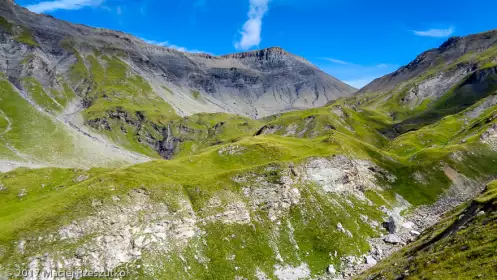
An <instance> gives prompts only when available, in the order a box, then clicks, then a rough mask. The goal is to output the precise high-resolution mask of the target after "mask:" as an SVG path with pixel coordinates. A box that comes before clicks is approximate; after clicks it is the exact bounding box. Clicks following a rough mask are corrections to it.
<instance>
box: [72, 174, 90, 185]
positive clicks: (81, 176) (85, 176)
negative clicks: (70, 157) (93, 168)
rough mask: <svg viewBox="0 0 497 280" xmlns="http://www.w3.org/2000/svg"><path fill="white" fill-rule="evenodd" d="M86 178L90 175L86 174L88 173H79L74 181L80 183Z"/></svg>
mask: <svg viewBox="0 0 497 280" xmlns="http://www.w3.org/2000/svg"><path fill="white" fill-rule="evenodd" d="M88 178H90V176H88V175H79V176H78V178H76V180H74V181H75V182H76V183H80V182H83V181H86V180H88Z"/></svg>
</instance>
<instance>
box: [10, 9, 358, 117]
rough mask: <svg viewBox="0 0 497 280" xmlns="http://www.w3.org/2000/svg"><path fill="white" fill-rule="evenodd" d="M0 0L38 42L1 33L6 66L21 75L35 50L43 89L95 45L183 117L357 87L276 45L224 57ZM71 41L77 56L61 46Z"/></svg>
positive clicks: (258, 111) (257, 109) (302, 100)
mask: <svg viewBox="0 0 497 280" xmlns="http://www.w3.org/2000/svg"><path fill="white" fill-rule="evenodd" d="M0 3H1V5H0V6H1V7H0V16H1V17H2V18H4V20H6V21H7V22H9V23H12V24H16V25H19V26H22V27H24V28H26V29H27V30H29V31H30V32H31V34H32V36H33V40H34V42H35V43H36V45H33V46H28V47H26V46H25V45H23V44H19V43H18V42H15V41H8V40H7V38H5V36H3V35H2V36H1V37H2V42H1V43H0V45H1V48H2V52H4V53H9V54H10V57H8V58H2V59H0V67H1V71H2V72H7V74H8V75H9V76H11V77H14V78H20V77H21V76H24V74H26V73H25V72H26V71H28V70H27V69H26V67H24V66H23V65H22V64H21V61H22V60H23V58H25V57H26V55H33V56H34V60H37V61H38V62H39V63H38V66H39V69H35V70H37V71H36V73H37V74H36V78H37V79H38V80H39V81H40V82H42V83H43V85H44V86H45V87H50V86H52V85H53V83H54V77H55V76H56V75H67V74H68V71H69V70H70V69H71V67H72V65H73V63H75V62H76V60H77V59H78V58H79V59H80V60H82V61H83V63H84V64H85V65H86V67H87V68H89V67H90V62H89V61H88V60H87V58H88V56H90V55H93V54H94V53H95V50H98V51H99V52H101V54H102V55H108V56H114V55H116V54H118V55H119V59H120V60H122V61H123V62H124V63H126V64H127V65H128V66H129V68H130V69H131V72H132V73H135V74H138V75H140V76H141V77H143V78H144V79H145V80H146V81H147V82H149V83H150V84H151V85H152V87H153V89H154V91H155V92H157V93H158V94H159V95H160V96H161V97H162V98H163V99H164V100H165V101H166V102H167V103H169V104H171V105H172V106H173V107H174V109H175V111H176V112H177V113H178V114H179V115H190V114H194V113H199V112H229V113H237V114H241V115H246V116H250V117H254V118H258V117H264V116H267V115H271V114H275V113H278V112H283V111H289V110H295V109H305V108H312V107H317V106H322V105H324V104H326V103H327V102H329V101H331V100H334V99H336V98H338V97H342V96H348V95H350V94H352V93H354V92H355V89H354V88H352V87H350V86H349V85H347V84H345V83H343V82H341V81H339V80H337V79H335V78H333V77H331V76H329V75H328V74H326V73H324V72H322V71H321V70H319V69H318V68H317V67H315V66H314V65H312V64H311V63H309V62H308V61H306V60H305V59H303V58H301V57H298V56H295V55H292V54H290V53H288V52H286V51H284V50H283V49H281V48H279V47H274V48H268V49H264V50H259V51H253V52H245V53H237V54H231V55H225V56H215V55H209V54H194V53H185V52H179V51H177V50H174V49H170V48H166V47H160V46H156V45H150V44H147V43H145V42H144V41H142V40H140V39H138V38H135V37H133V36H131V35H128V34H124V33H121V32H116V31H110V30H105V29H100V28H91V27H88V26H83V25H76V24H70V23H67V22H63V21H60V20H57V19H54V18H53V17H51V16H47V15H38V14H34V13H31V12H29V11H28V10H26V9H24V8H22V7H20V6H17V5H16V4H14V3H13V2H12V1H10V0H0ZM67 42H70V43H71V45H72V47H73V48H74V50H76V51H77V54H75V53H74V52H73V53H71V52H69V51H68V49H67V47H65V48H64V47H63V46H64V44H67ZM78 55H79V57H78ZM33 72H34V71H33ZM86 89H87V87H80V92H77V93H79V94H81V95H82V96H84V95H85V94H86V92H85V91H86Z"/></svg>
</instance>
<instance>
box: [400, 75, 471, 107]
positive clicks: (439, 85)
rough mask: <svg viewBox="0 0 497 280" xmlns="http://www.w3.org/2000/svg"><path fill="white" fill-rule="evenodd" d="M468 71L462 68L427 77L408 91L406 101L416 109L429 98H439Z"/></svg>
mask: <svg viewBox="0 0 497 280" xmlns="http://www.w3.org/2000/svg"><path fill="white" fill-rule="evenodd" d="M467 73H468V70H467V69H464V68H461V69H458V70H457V71H454V72H441V73H439V74H437V75H436V76H434V77H431V78H429V79H425V80H423V81H422V82H421V83H420V84H419V85H417V86H415V87H412V88H411V89H410V90H409V91H408V93H407V95H406V96H405V97H404V103H407V104H409V107H410V108H411V109H414V108H416V107H417V106H419V105H421V103H422V102H423V101H424V100H426V99H428V98H431V99H434V100H435V99H438V98H439V97H441V96H442V95H443V94H444V93H445V92H447V91H448V90H449V89H450V88H452V87H453V86H454V85H456V84H457V83H458V82H459V81H461V79H462V78H464V77H465V76H466V75H467Z"/></svg>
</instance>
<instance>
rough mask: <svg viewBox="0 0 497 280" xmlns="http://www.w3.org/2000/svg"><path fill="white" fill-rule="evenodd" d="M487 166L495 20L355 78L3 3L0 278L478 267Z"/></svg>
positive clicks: (384, 275) (486, 247) (482, 272)
mask: <svg viewBox="0 0 497 280" xmlns="http://www.w3.org/2000/svg"><path fill="white" fill-rule="evenodd" d="M496 166H497V31H495V30H493V31H487V32H484V33H480V34H475V35H470V36H466V37H453V38H450V39H449V40H447V41H446V42H445V43H444V44H442V45H441V46H440V47H439V48H436V49H432V50H428V51H426V52H424V53H422V54H420V55H419V56H417V57H416V58H415V60H413V61H412V62H411V63H409V64H408V65H406V66H403V67H401V68H399V69H398V70H397V71H395V72H393V73H391V74H388V75H386V76H384V77H381V78H378V79H376V80H374V81H373V82H371V83H370V84H369V85H367V86H365V87H364V88H362V89H359V90H356V89H354V88H353V87H351V86H349V85H347V84H345V83H343V82H341V81H339V80H337V79H336V78H334V77H332V76H330V75H328V74H326V73H324V72H323V71H321V70H320V69H318V68H317V67H316V66H314V65H312V64H311V63H310V62H308V61H307V60H305V59H304V58H302V57H299V56H297V55H294V54H291V53H288V52H286V51H285V50H283V49H282V48H279V47H273V48H268V49H263V50H257V51H252V52H244V53H235V54H229V55H223V56H216V55H211V54H202V53H185V52H180V51H178V50H174V49H171V48H167V47H161V46H156V45H151V44H148V43H146V42H144V41H143V40H141V39H139V38H136V37H133V36H131V35H128V34H125V33H121V32H117V31H111V30H106V29H100V28H93V27H88V26H83V25H77V24H72V23H68V22H64V21H61V20H58V19H55V18H53V17H51V16H48V15H38V14H34V13H32V12H30V11H28V10H26V9H24V8H22V7H20V6H18V5H16V4H15V3H14V2H13V1H11V0H0V172H1V173H0V279H1V280H3V279H12V278H14V279H17V278H19V279H53V278H54V277H52V275H51V274H50V273H53V272H60V273H63V275H64V276H65V278H66V279H70V278H71V277H69V276H67V274H66V273H73V272H75V271H87V272H95V273H98V275H99V276H100V278H102V279H103V278H106V275H107V277H108V276H109V275H110V276H112V277H116V278H122V279H259V280H261V279H280V280H282V279H352V278H356V279H476V278H480V279H493V278H495V277H497V272H496V270H495V265H496V264H495V259H494V255H495V248H496V244H497V243H496V241H495V240H494V239H495V238H493V235H494V234H493V233H494V232H495V228H496V225H497V223H496V219H495V215H496V213H497V212H496V211H497V208H496V207H495V205H496V202H495V201H497V192H496V191H495V189H496V185H495V184H496V183H495V181H493V180H495V179H497V169H496V168H495V167H496ZM442 255H443V256H451V257H450V258H448V257H442ZM20 271H27V274H24V275H23V274H20V273H19V272H20ZM106 273H107V274H106ZM86 276H88V275H86ZM75 278H77V279H81V278H83V279H85V277H84V275H82V274H81V275H77V276H76V277H75ZM97 278H98V277H97Z"/></svg>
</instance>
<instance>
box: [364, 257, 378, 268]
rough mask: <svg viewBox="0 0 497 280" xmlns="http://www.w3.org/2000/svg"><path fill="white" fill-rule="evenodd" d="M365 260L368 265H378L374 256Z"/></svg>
mask: <svg viewBox="0 0 497 280" xmlns="http://www.w3.org/2000/svg"><path fill="white" fill-rule="evenodd" d="M364 259H365V261H366V264H367V265H371V266H373V265H376V264H377V261H376V260H375V259H374V258H373V257H372V256H366V257H365V258H364Z"/></svg>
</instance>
